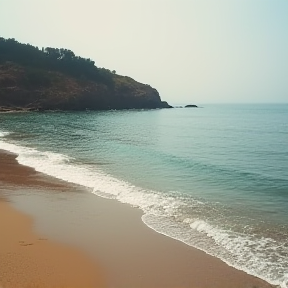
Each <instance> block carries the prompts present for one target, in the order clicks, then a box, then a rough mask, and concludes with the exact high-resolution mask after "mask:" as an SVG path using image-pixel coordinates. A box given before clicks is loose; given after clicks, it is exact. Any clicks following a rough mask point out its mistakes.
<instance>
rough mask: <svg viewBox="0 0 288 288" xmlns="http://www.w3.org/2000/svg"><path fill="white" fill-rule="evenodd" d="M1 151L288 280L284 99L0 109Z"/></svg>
mask: <svg viewBox="0 0 288 288" xmlns="http://www.w3.org/2000/svg"><path fill="white" fill-rule="evenodd" d="M0 137H1V138H0V148H2V149H6V150H10V151H12V152H15V153H18V154H19V156H18V158H17V160H18V161H19V162H20V163H22V164H25V165H28V166H31V167H34V168H36V169H37V170H38V171H41V172H44V173H46V174H49V175H52V176H55V177H57V178H61V179H63V180H66V181H69V182H73V183H77V184H81V185H83V186H86V187H89V188H90V190H91V192H92V193H95V194H97V195H100V196H102V197H107V198H115V199H117V200H118V201H121V202H124V203H128V204H130V205H133V206H136V207H140V208H141V209H142V210H143V211H144V215H143V217H142V220H143V222H144V223H145V224H146V225H148V226H149V227H151V228H152V229H154V230H156V231H158V232H160V233H163V234H165V235H168V236H170V237H172V238H175V239H178V240H180V241H183V242H185V243H187V244H188V245H191V246H194V247H197V248H199V249H202V250H204V251H206V252H207V253H209V254H212V255H214V256H217V257H218V258H221V259H222V260H224V261H225V262H227V263H228V264H229V265H231V266H234V267H236V268H238V269H241V270H244V271H246V272H248V273H249V274H252V275H255V276H258V277H260V278H262V279H264V280H267V281H268V282H270V283H272V284H277V285H281V286H282V287H286V284H285V283H286V282H285V281H287V280H288V240H287V239H288V212H287V207H288V173H287V171H288V145H287V143H288V105H287V104H282V105H281V104H275V105H274V104H273V105H268V104H266V105H207V106H205V107H204V108H199V109H193V108H192V109H180V108H179V109H167V110H152V111H139V110H134V111H131V110H130V111H106V112H78V113H76V112H74V113H68V112H67V113H64V112H54V113H53V112H51V113H14V114H13V113H12V114H0Z"/></svg>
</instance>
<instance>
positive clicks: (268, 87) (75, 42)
mask: <svg viewBox="0 0 288 288" xmlns="http://www.w3.org/2000/svg"><path fill="white" fill-rule="evenodd" d="M0 31H1V32H0V36H2V37H4V38H15V39H16V40H18V41H19V42H24V43H30V44H32V45H35V46H38V47H47V46H50V47H58V48H62V47H63V48H69V49H71V50H73V51H74V52H75V54H77V55H80V56H82V57H86V58H91V59H93V60H94V61H95V62H96V65H97V66H100V67H105V68H109V69H111V70H114V69H115V70H116V71H117V73H118V74H122V75H128V76H131V77H132V78H134V79H135V80H137V81H139V82H143V83H146V84H150V85H151V86H153V87H155V88H156V89H157V90H158V91H159V93H160V95H161V97H162V99H163V100H167V101H168V102H170V103H172V104H177V103H179V104H180V103H192V104H194V103H195V104H201V103H207V102H211V103H217V102H288V0H49V1H44V0H0Z"/></svg>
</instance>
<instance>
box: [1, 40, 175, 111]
mask: <svg viewBox="0 0 288 288" xmlns="http://www.w3.org/2000/svg"><path fill="white" fill-rule="evenodd" d="M156 108H172V107H171V106H170V105H169V104H168V103H167V102H164V101H161V98H160V96H159V93H158V91H157V90H156V89H154V88H152V87H151V86H149V85H147V84H142V83H139V82H137V81H135V80H133V79H132V78H130V77H127V76H120V75H117V74H116V72H115V71H113V72H111V71H110V70H108V69H105V68H98V67H97V66H95V64H94V61H92V60H90V59H84V58H81V57H78V56H75V54H74V53H73V52H72V51H70V50H67V49H63V48H61V49H57V48H45V49H44V48H42V50H40V49H38V48H37V47H33V46H31V45H29V44H21V43H19V42H17V41H15V40H14V39H7V40H6V39H4V38H0V111H9V110H40V111H42V110H73V111H77V110H79V111H81V110H85V109H89V110H109V109H156Z"/></svg>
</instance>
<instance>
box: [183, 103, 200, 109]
mask: <svg viewBox="0 0 288 288" xmlns="http://www.w3.org/2000/svg"><path fill="white" fill-rule="evenodd" d="M185 108H198V106H197V105H194V104H189V105H186V106H185Z"/></svg>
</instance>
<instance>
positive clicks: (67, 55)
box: [0, 37, 113, 86]
mask: <svg viewBox="0 0 288 288" xmlns="http://www.w3.org/2000/svg"><path fill="white" fill-rule="evenodd" d="M7 61H10V62H14V63H17V64H20V65H23V66H26V67H31V68H37V69H43V70H51V71H57V72H61V73H63V74H66V75H70V76H72V77H75V78H79V79H82V80H85V79H86V80H91V81H95V82H99V83H103V84H106V85H107V86H111V85H113V74H112V73H111V72H110V70H108V69H104V68H98V67H97V66H96V65H95V62H94V61H92V60H91V59H86V58H82V57H80V56H76V55H75V54H74V52H73V51H71V50H69V49H64V48H60V49H59V48H51V47H46V48H42V49H41V50H40V49H39V48H38V47H34V46H32V45H30V44H22V43H19V42H18V41H16V40H15V39H13V38H12V39H4V38H2V37H0V64H3V63H5V62H7Z"/></svg>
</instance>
